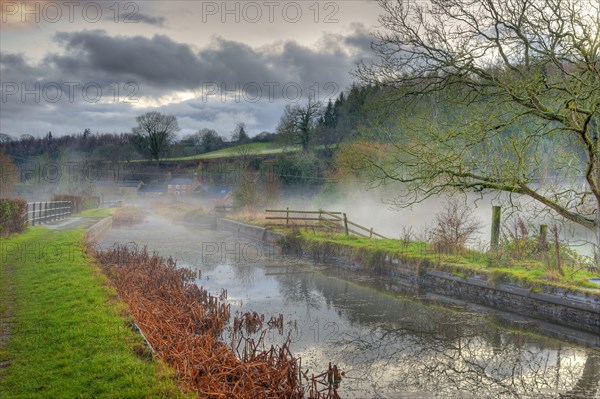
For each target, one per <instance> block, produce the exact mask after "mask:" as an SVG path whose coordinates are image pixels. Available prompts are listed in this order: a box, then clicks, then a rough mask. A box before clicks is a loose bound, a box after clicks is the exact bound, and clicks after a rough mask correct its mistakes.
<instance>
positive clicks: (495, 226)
mask: <svg viewBox="0 0 600 399" xmlns="http://www.w3.org/2000/svg"><path fill="white" fill-rule="evenodd" d="M500 215H501V207H499V206H492V239H491V241H490V248H491V249H492V250H495V249H497V248H498V244H499V242H500Z"/></svg>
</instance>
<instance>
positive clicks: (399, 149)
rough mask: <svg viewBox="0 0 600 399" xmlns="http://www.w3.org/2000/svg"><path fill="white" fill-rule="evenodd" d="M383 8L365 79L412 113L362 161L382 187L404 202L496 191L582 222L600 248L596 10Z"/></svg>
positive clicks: (518, 5)
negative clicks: (398, 186) (399, 189)
mask: <svg viewBox="0 0 600 399" xmlns="http://www.w3.org/2000/svg"><path fill="white" fill-rule="evenodd" d="M379 3H380V5H381V7H382V8H383V14H382V15H381V17H380V22H381V25H382V27H383V29H382V30H381V31H379V32H378V33H377V35H376V42H375V43H374V44H373V48H374V50H375V52H376V53H377V55H378V56H379V61H377V62H374V63H372V64H369V65H367V64H363V65H361V66H360V67H359V69H358V71H357V74H358V75H359V76H360V77H361V78H362V79H363V80H364V81H366V82H369V83H376V84H380V85H384V86H387V87H389V88H391V89H392V91H393V92H395V93H397V94H399V97H400V98H401V99H402V101H403V103H402V104H403V106H404V107H407V109H408V111H406V112H404V115H402V112H400V114H401V115H400V117H399V118H398V123H397V124H396V125H395V126H391V127H390V126H389V124H388V125H387V126H382V127H381V128H378V127H377V126H374V127H373V128H372V130H374V131H375V130H376V131H377V133H379V135H378V137H377V139H376V140H373V141H379V143H378V144H377V146H373V147H375V148H371V149H369V150H367V151H364V152H362V153H357V154H356V159H357V165H358V166H359V167H364V168H365V169H367V170H369V171H370V172H371V174H370V176H371V178H372V179H373V180H372V181H374V182H375V181H380V182H385V181H390V180H392V181H398V182H403V183H404V184H405V190H404V193H405V194H406V195H404V196H401V197H399V198H397V203H398V204H399V205H409V204H411V203H415V202H418V201H422V200H423V199H425V198H427V197H429V196H432V195H438V194H439V193H441V192H442V191H445V190H448V189H457V190H475V191H479V192H485V191H498V190H499V191H502V192H508V193H510V194H511V195H512V194H519V195H521V196H522V197H529V198H531V199H533V200H534V202H535V203H538V204H541V206H542V207H543V208H544V209H546V210H551V211H553V212H554V213H556V214H558V215H560V216H562V217H563V218H564V219H567V220H570V221H572V222H575V223H577V224H579V225H582V226H585V227H586V228H588V229H590V230H592V231H594V232H595V233H596V236H597V244H599V245H600V116H599V104H600V59H599V57H600V3H598V1H597V0H508V1H505V0H430V1H429V2H415V1H402V0H380V1H379ZM449 107H450V108H451V111H448V108H449ZM411 112H412V113H413V114H412V115H411V114H410V113H411Z"/></svg>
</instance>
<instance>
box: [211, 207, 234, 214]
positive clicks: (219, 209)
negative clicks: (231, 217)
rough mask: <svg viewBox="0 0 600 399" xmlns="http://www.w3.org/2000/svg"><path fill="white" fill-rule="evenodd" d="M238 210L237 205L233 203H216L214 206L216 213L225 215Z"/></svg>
mask: <svg viewBox="0 0 600 399" xmlns="http://www.w3.org/2000/svg"><path fill="white" fill-rule="evenodd" d="M237 210H238V207H237V206H233V205H216V206H215V208H214V211H215V212H216V213H219V214H222V215H225V214H227V213H233V212H235V211H237Z"/></svg>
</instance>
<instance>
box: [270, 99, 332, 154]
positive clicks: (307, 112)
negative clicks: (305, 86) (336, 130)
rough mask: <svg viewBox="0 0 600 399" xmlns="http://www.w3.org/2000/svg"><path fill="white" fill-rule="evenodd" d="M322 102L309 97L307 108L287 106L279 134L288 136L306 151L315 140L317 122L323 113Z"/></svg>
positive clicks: (278, 129)
mask: <svg viewBox="0 0 600 399" xmlns="http://www.w3.org/2000/svg"><path fill="white" fill-rule="evenodd" d="M321 108H322V106H321V102H319V101H315V100H314V98H312V97H309V98H308V101H307V103H306V105H305V106H301V105H299V104H296V105H294V106H291V105H289V104H288V105H286V107H285V110H284V111H283V115H282V116H281V120H280V121H279V126H277V133H279V134H282V135H284V136H287V137H288V138H289V139H290V140H291V142H292V143H293V144H299V145H301V146H302V149H303V150H304V151H307V150H308V147H309V145H310V143H311V141H312V139H313V136H314V133H315V127H316V124H317V120H318V118H319V116H320V115H321V113H322V109H321Z"/></svg>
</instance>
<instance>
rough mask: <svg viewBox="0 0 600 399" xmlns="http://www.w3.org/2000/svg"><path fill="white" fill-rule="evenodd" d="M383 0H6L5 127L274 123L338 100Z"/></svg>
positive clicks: (255, 129) (41, 131) (190, 127)
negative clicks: (291, 109) (149, 116)
mask: <svg viewBox="0 0 600 399" xmlns="http://www.w3.org/2000/svg"><path fill="white" fill-rule="evenodd" d="M379 13H380V8H379V6H378V4H377V3H376V2H374V1H371V0H360V1H353V0H349V1H348V0H344V1H337V2H333V1H312V0H311V1H195V0H187V1H137V2H134V1H119V2H116V1H102V0H96V1H88V0H80V1H66V0H65V1H47V0H44V1H31V0H27V1H24V0H20V1H8V0H0V82H1V85H0V133H4V134H9V135H11V136H13V137H20V136H21V135H23V134H30V135H33V136H43V135H46V134H47V133H48V132H49V131H51V132H52V134H53V136H60V135H63V134H73V133H81V132H83V130H84V129H86V128H89V129H91V131H92V132H94V133H95V132H101V133H122V132H130V131H131V128H133V127H134V126H135V124H136V123H135V117H136V116H138V115H141V114H143V113H145V112H149V111H158V112H161V113H165V114H172V115H175V116H176V117H177V120H178V122H179V126H180V128H181V131H180V132H179V136H180V137H183V136H185V135H187V134H192V133H195V132H197V131H198V130H200V129H202V128H210V129H215V130H216V131H217V132H219V134H221V135H222V136H225V137H227V136H229V135H230V134H231V132H232V131H233V129H234V128H235V126H236V124H237V123H238V122H243V123H245V124H246V127H247V130H248V131H249V133H250V135H251V136H252V135H256V134H258V133H260V132H262V131H274V130H275V128H276V126H277V123H278V121H279V119H280V117H281V115H282V113H283V108H284V107H285V105H286V104H296V103H300V104H303V103H306V101H307V98H308V96H309V95H311V96H313V97H316V98H317V99H318V100H320V101H322V102H323V103H326V102H327V100H328V99H329V98H330V97H337V96H338V95H339V93H340V91H343V90H346V89H348V88H349V86H350V85H351V84H352V82H353V81H355V80H356V79H355V78H354V77H353V76H352V74H351V72H352V71H353V70H354V69H355V67H356V64H357V63H358V62H360V61H361V60H368V59H369V58H370V57H371V49H370V43H371V41H372V39H373V37H372V34H373V32H375V30H376V28H377V24H378V22H377V18H378V15H379Z"/></svg>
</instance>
